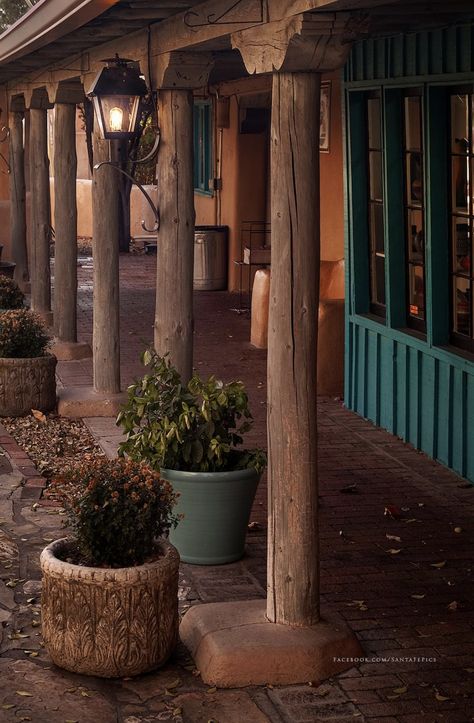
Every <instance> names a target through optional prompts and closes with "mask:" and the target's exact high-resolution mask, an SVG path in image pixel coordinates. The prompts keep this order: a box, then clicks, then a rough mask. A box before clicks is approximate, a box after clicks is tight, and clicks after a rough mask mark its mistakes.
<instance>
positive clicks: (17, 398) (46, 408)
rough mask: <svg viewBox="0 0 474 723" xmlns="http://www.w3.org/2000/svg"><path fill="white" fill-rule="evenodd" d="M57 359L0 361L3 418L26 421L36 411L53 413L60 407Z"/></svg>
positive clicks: (0, 391) (50, 355)
mask: <svg viewBox="0 0 474 723" xmlns="http://www.w3.org/2000/svg"><path fill="white" fill-rule="evenodd" d="M55 372H56V357H55V356H53V355H52V354H47V355H46V356H38V357H34V358H33V359H5V358H3V357H0V417H22V416H24V415H26V414H30V413H31V410H32V409H40V410H41V411H42V412H50V411H51V410H52V409H54V407H55V406H56V375H55Z"/></svg>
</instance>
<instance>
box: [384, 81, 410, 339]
mask: <svg viewBox="0 0 474 723" xmlns="http://www.w3.org/2000/svg"><path fill="white" fill-rule="evenodd" d="M384 135H385V163H384V198H385V204H384V208H385V216H384V226H385V284H386V287H387V326H391V327H400V326H405V325H406V318H407V309H406V298H407V295H406V265H405V264H406V239H405V217H404V190H403V189H404V167H403V149H402V138H403V117H402V93H401V91H399V90H386V91H385V92H384Z"/></svg>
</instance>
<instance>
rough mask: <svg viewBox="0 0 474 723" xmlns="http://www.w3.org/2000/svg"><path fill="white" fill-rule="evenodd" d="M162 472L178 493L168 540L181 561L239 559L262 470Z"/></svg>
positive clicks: (205, 562) (203, 562)
mask: <svg viewBox="0 0 474 723" xmlns="http://www.w3.org/2000/svg"><path fill="white" fill-rule="evenodd" d="M160 474H161V476H162V477H163V479H166V480H168V482H170V483H171V484H172V486H173V489H174V491H175V492H178V493H179V497H178V502H177V505H176V508H175V511H176V513H177V514H182V515H183V519H182V520H180V522H179V523H178V526H177V527H176V529H174V530H170V541H171V542H172V544H173V545H174V546H175V547H176V549H177V550H178V552H179V554H180V557H181V560H182V561H183V562H189V563H191V564H194V565H222V564H223V563H227V562H235V560H240V558H241V557H242V556H243V554H244V551H245V538H246V534H247V527H248V523H249V519H250V512H251V509H252V504H253V501H254V498H255V492H256V491H257V486H258V482H259V479H260V474H259V473H258V472H257V471H256V470H254V469H241V470H236V471H232V472H181V471H179V470H174V469H162V470H160Z"/></svg>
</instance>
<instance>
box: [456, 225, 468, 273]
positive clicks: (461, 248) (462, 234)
mask: <svg viewBox="0 0 474 723" xmlns="http://www.w3.org/2000/svg"><path fill="white" fill-rule="evenodd" d="M467 221H468V219H467V218H463V217H459V216H458V217H454V218H453V230H452V233H453V240H454V243H453V270H454V271H455V272H456V273H462V274H466V275H468V274H469V272H470V268H471V263H470V245H471V244H470V232H469V224H468V223H467Z"/></svg>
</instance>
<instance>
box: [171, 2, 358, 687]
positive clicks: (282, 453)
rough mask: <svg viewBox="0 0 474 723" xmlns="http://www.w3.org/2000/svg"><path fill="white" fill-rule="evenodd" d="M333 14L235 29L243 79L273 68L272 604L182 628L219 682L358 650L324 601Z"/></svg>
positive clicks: (300, 667) (343, 662)
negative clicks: (324, 352)
mask: <svg viewBox="0 0 474 723" xmlns="http://www.w3.org/2000/svg"><path fill="white" fill-rule="evenodd" d="M333 20H334V18H332V20H331V19H329V23H328V22H327V19H326V25H324V21H323V20H321V18H317V19H315V18H314V16H312V15H311V14H309V17H308V18H307V17H306V16H305V15H300V16H294V17H293V18H291V19H289V20H286V21H281V22H275V23H268V24H267V25H266V26H265V25H264V26H263V27H261V28H260V27H259V28H254V29H252V30H242V31H239V32H238V33H235V34H234V35H233V36H232V45H233V47H234V48H238V49H239V51H240V53H241V55H242V58H243V60H244V63H245V66H246V68H247V70H248V72H249V73H250V74H252V73H254V72H262V73H270V72H273V74H274V75H273V93H272V123H271V196H272V198H271V225H272V259H273V260H272V271H271V284H270V303H269V329H268V459H269V481H268V525H269V526H268V571H267V600H266V601H263V600H250V601H236V602H230V603H229V602H228V603H210V604H205V605H196V606H194V607H193V608H192V609H191V610H189V611H188V612H187V613H186V615H185V616H184V618H183V621H182V622H181V625H180V637H181V640H182V642H183V643H184V644H185V645H186V646H187V647H188V648H189V650H190V651H191V654H192V656H193V658H194V661H195V663H196V666H197V667H198V668H199V671H200V673H201V677H202V679H203V681H204V682H205V683H207V684H210V685H216V686H220V687H229V688H230V687H242V686H245V685H261V684H267V685H269V684H271V685H288V684H293V683H304V682H307V681H308V680H318V681H320V680H324V679H325V678H328V677H330V676H331V675H334V674H335V673H338V672H341V671H342V670H344V669H345V668H348V667H350V665H352V663H351V662H350V661H351V660H353V658H354V657H356V656H359V655H361V649H360V645H359V642H358V640H357V639H356V637H355V636H354V634H353V633H352V631H351V630H350V629H349V628H348V627H347V626H345V625H344V622H343V621H342V620H341V618H340V617H339V616H338V615H337V614H336V613H335V611H333V610H331V609H330V607H328V606H326V607H325V609H324V611H323V615H321V616H320V605H319V541H318V473H317V429H316V394H317V374H316V372H317V369H316V364H317V355H316V349H317V336H318V297H319V263H320V262H319V255H320V232H319V223H320V214H319V95H320V73H321V72H322V71H323V70H330V69H334V68H336V67H340V65H341V64H342V63H343V62H344V58H345V54H346V53H347V52H348V49H349V47H350V43H349V42H348V37H347V33H346V29H345V28H344V27H343V28H342V32H341V35H340V36H337V37H336V36H335V32H336V30H337V29H336V27H335V23H334V22H333ZM346 46H347V47H346Z"/></svg>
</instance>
